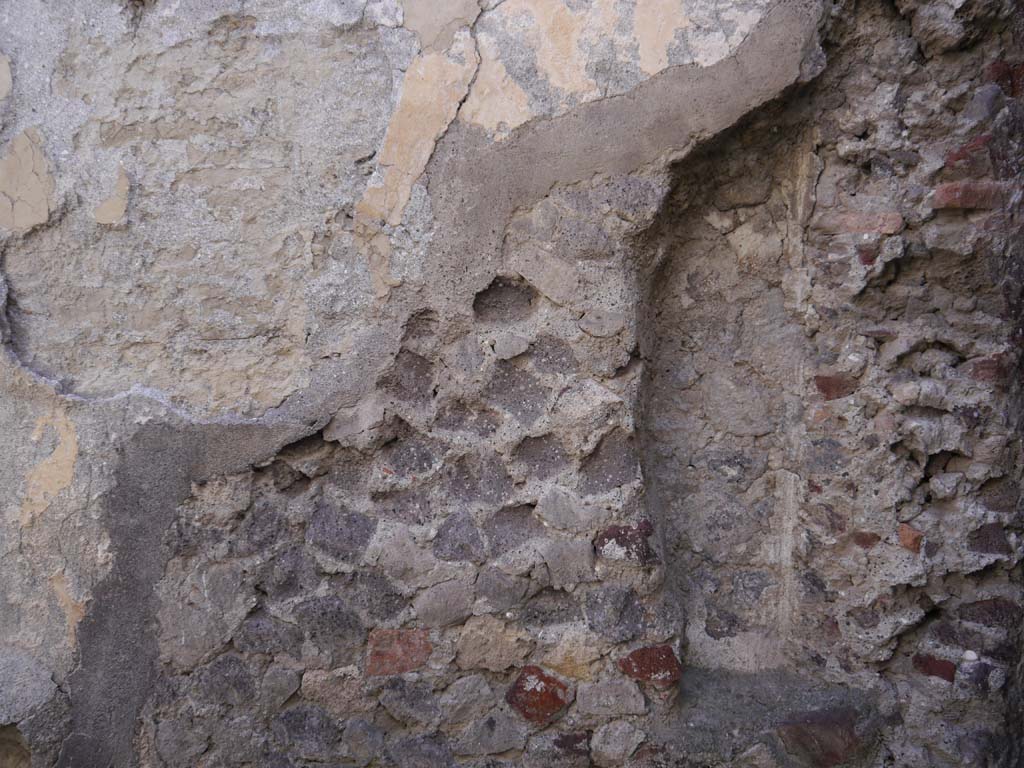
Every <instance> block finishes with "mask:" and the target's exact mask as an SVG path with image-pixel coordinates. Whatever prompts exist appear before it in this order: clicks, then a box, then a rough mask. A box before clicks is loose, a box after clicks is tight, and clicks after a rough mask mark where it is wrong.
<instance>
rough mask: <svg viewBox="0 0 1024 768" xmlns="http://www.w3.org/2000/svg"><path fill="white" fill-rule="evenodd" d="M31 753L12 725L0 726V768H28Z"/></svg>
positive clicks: (30, 761) (30, 762)
mask: <svg viewBox="0 0 1024 768" xmlns="http://www.w3.org/2000/svg"><path fill="white" fill-rule="evenodd" d="M31 764H32V753H31V752H29V749H28V745H27V744H26V743H25V739H24V737H23V736H22V735H21V733H20V732H19V731H18V729H17V728H15V727H14V726H13V725H4V726H0V768H29V766H30V765H31Z"/></svg>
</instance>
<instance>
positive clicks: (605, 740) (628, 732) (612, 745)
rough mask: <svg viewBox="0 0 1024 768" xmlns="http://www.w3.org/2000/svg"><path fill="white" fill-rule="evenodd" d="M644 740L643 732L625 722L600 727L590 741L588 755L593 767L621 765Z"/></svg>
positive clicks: (608, 767)
mask: <svg viewBox="0 0 1024 768" xmlns="http://www.w3.org/2000/svg"><path fill="white" fill-rule="evenodd" d="M645 738H647V735H646V734H645V733H644V732H643V731H641V730H640V729H639V728H637V727H636V726H634V725H632V724H630V723H627V722H626V721H625V720H616V721H615V722H612V723H608V724H607V725H602V726H601V727H600V728H598V729H597V730H596V731H594V735H593V737H592V738H591V739H590V755H591V758H592V759H593V761H594V765H598V766H601V768H613V767H614V766H618V765H622V763H623V761H624V760H626V759H627V758H628V757H629V756H630V755H632V754H633V753H634V752H636V748H637V747H639V746H640V745H641V744H642V743H643V741H644V739H645Z"/></svg>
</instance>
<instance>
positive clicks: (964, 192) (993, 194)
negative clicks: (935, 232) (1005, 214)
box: [932, 181, 1011, 210]
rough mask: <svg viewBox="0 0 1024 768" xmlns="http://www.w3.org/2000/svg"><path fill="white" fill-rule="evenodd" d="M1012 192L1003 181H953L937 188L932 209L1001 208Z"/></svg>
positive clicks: (933, 195)
mask: <svg viewBox="0 0 1024 768" xmlns="http://www.w3.org/2000/svg"><path fill="white" fill-rule="evenodd" d="M1010 192H1011V187H1010V185H1009V184H1006V183H1004V182H1001V181H951V182H949V183H947V184H940V185H939V186H937V187H936V188H935V191H934V192H933V193H932V208H958V209H962V210H972V209H977V208H983V209H991V208H1001V207H1002V206H1003V205H1005V204H1006V202H1007V200H1009V197H1010Z"/></svg>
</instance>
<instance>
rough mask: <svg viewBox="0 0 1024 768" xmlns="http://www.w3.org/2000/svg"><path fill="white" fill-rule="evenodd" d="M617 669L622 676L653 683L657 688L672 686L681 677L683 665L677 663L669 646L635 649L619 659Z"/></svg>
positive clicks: (677, 660)
mask: <svg viewBox="0 0 1024 768" xmlns="http://www.w3.org/2000/svg"><path fill="white" fill-rule="evenodd" d="M619 669H620V670H622V674H624V675H626V676H628V677H632V678H633V679H634V680H641V681H643V682H645V683H653V684H654V685H656V686H657V687H659V688H667V687H669V686H670V685H674V684H675V683H677V682H679V678H680V677H682V675H683V665H682V664H680V663H679V659H678V658H677V657H676V654H675V651H673V650H672V646H670V645H651V646H648V647H646V648H637V649H636V650H635V651H633V652H632V653H630V654H629V655H628V656H624V657H623V658H621V659H619Z"/></svg>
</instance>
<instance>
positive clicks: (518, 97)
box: [459, 36, 533, 138]
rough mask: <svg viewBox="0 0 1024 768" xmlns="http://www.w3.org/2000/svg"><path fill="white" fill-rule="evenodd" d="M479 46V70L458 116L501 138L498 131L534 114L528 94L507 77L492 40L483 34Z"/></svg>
mask: <svg viewBox="0 0 1024 768" xmlns="http://www.w3.org/2000/svg"><path fill="white" fill-rule="evenodd" d="M478 45H479V49H480V71H479V72H477V75H476V80H475V81H474V82H473V89H472V90H471V91H470V94H469V98H467V99H466V103H465V104H463V105H462V110H461V112H460V113H459V117H460V119H462V120H463V121H465V122H467V123H472V124H474V125H479V126H481V127H482V128H484V129H485V130H487V131H488V132H490V133H496V134H499V138H503V136H502V135H501V134H507V133H508V132H509V131H511V130H512V129H513V128H516V127H518V126H520V125H522V124H523V123H525V122H526V121H527V120H529V119H530V118H531V117H533V113H532V112H531V111H530V102H529V97H528V96H527V95H526V92H525V91H524V90H523V89H522V88H520V87H519V84H518V83H517V82H516V81H515V80H513V79H512V78H511V77H510V76H509V74H508V71H507V70H506V69H505V65H504V64H502V63H501V61H500V59H499V58H498V50H497V46H496V45H495V44H494V41H492V40H491V39H490V38H489V37H484V36H482V37H481V38H480V40H479V43H478Z"/></svg>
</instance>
